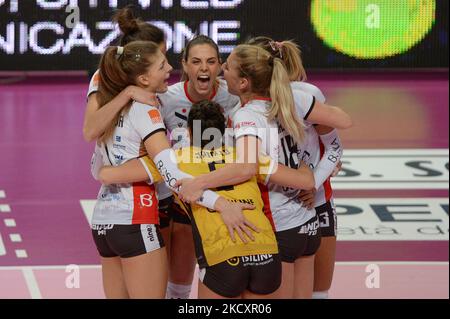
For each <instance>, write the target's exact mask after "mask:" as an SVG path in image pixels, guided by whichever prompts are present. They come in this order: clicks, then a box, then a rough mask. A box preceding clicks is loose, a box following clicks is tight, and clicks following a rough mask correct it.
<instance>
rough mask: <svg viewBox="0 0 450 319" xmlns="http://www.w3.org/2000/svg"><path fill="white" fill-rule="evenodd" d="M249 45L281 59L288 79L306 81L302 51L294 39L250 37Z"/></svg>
mask: <svg viewBox="0 0 450 319" xmlns="http://www.w3.org/2000/svg"><path fill="white" fill-rule="evenodd" d="M247 43H248V44H250V45H257V46H260V47H261V48H263V49H265V50H267V51H268V52H269V53H271V54H272V56H273V57H274V58H279V59H281V60H282V61H283V63H284V65H285V67H286V71H287V73H288V76H289V80H290V81H306V79H307V76H306V70H305V67H304V66H303V61H302V57H301V56H302V53H301V51H300V48H299V46H298V45H297V44H296V43H295V42H294V41H291V40H289V41H283V42H276V41H274V40H272V39H271V38H269V37H256V38H252V39H250V40H249V41H248V42H247Z"/></svg>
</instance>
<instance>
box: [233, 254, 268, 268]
mask: <svg viewBox="0 0 450 319" xmlns="http://www.w3.org/2000/svg"><path fill="white" fill-rule="evenodd" d="M272 261H273V255H270V254H262V255H252V256H242V257H233V258H230V259H228V260H227V263H228V264H229V265H230V266H233V267H235V266H237V265H239V264H240V263H242V265H243V266H244V267H247V266H263V265H266V264H268V263H270V262H272Z"/></svg>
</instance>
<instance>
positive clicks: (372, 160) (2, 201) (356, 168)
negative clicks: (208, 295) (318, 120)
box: [0, 72, 449, 298]
mask: <svg viewBox="0 0 450 319" xmlns="http://www.w3.org/2000/svg"><path fill="white" fill-rule="evenodd" d="M310 81H311V83H313V84H315V85H317V86H318V87H320V88H321V89H322V91H323V92H324V93H325V95H326V96H327V100H328V103H329V104H333V105H339V106H342V107H343V108H344V109H345V110H346V111H347V112H348V113H350V114H351V115H352V117H353V119H354V123H355V125H354V127H353V128H352V129H350V130H348V131H341V132H340V134H341V139H342V142H343V144H344V147H345V151H344V158H343V170H342V171H341V173H340V176H338V177H336V178H334V179H333V182H332V184H333V187H334V190H335V198H336V200H335V201H336V204H337V206H338V228H339V229H338V240H339V241H338V246H337V265H336V269H335V277H334V281H333V286H332V288H331V290H330V298H449V263H448V261H449V259H448V258H449V245H448V240H449V232H448V230H449V216H448V211H449V184H448V182H449V171H448V163H449V139H448V132H449V118H448V116H449V114H448V113H449V95H448V73H436V72H435V73H425V72H422V73H414V72H404V73H375V74H371V73H364V74H361V73H344V74H336V73H315V74H311V75H310ZM87 86H88V78H87V77H80V76H78V77H70V76H66V75H59V76H56V77H53V78H47V77H35V78H31V79H25V80H23V81H18V82H14V81H11V83H9V84H7V85H5V84H3V85H0V150H1V152H0V154H1V155H0V167H1V172H0V298H103V297H104V296H103V292H102V283H101V269H100V266H99V257H98V254H97V252H96V249H95V246H94V243H93V241H92V237H91V232H90V228H89V223H88V220H89V218H90V217H89V216H90V215H91V214H92V209H93V205H94V202H95V201H94V200H95V198H96V195H97V192H98V188H99V185H98V184H97V182H96V181H94V180H93V179H92V178H91V176H90V172H89V161H90V157H91V154H92V150H93V144H92V143H91V144H88V143H86V142H84V140H83V138H82V123H83V113H84V108H85V102H86V97H85V93H86V90H87ZM68 265H77V266H78V268H76V267H74V266H72V267H67V266H68ZM78 271H79V279H80V280H79V286H78V285H74V284H73V283H74V281H73V280H72V279H73V275H74V274H75V275H76V273H77V272H78ZM195 286H196V281H195V280H194V287H195ZM192 297H193V298H195V288H194V289H193V293H192Z"/></svg>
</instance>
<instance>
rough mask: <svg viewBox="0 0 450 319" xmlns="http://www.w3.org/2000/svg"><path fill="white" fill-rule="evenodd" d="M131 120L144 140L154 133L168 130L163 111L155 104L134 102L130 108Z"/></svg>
mask: <svg viewBox="0 0 450 319" xmlns="http://www.w3.org/2000/svg"><path fill="white" fill-rule="evenodd" d="M130 120H131V122H132V123H133V125H134V128H135V129H136V131H137V132H138V134H139V136H140V137H141V139H142V141H144V142H145V141H146V140H147V139H148V138H150V137H151V136H152V135H154V134H156V133H158V132H165V131H166V127H165V126H164V122H163V120H162V116H161V113H160V112H159V110H158V109H157V108H156V107H154V106H150V105H146V104H142V103H138V102H134V103H133V105H132V107H131V109H130Z"/></svg>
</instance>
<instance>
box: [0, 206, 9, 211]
mask: <svg viewBox="0 0 450 319" xmlns="http://www.w3.org/2000/svg"><path fill="white" fill-rule="evenodd" d="M0 213H11V207H10V206H9V205H0Z"/></svg>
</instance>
